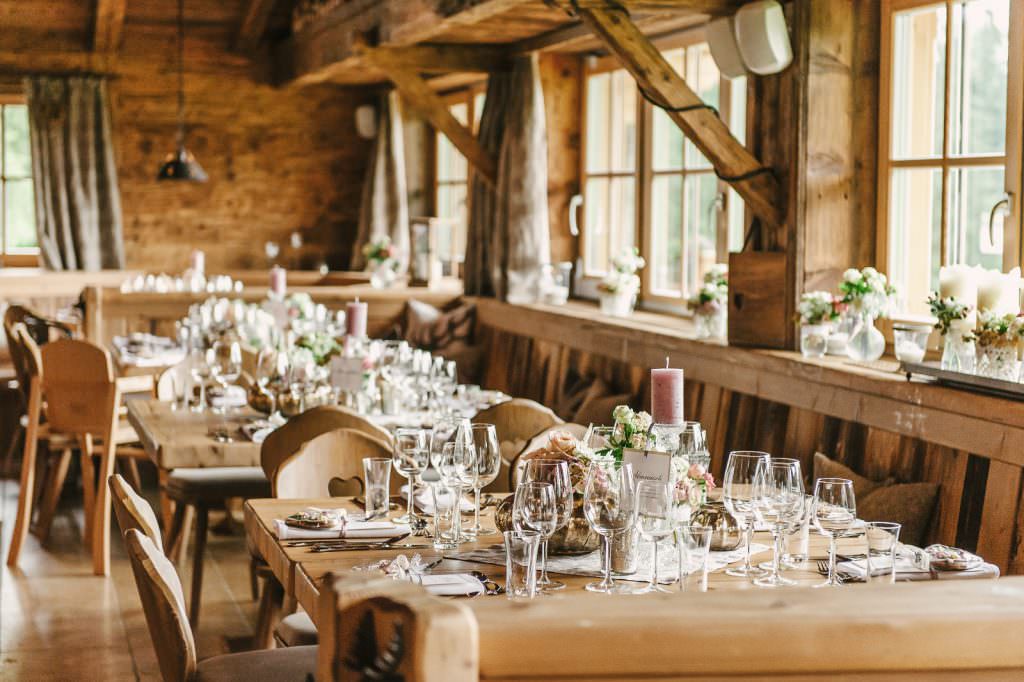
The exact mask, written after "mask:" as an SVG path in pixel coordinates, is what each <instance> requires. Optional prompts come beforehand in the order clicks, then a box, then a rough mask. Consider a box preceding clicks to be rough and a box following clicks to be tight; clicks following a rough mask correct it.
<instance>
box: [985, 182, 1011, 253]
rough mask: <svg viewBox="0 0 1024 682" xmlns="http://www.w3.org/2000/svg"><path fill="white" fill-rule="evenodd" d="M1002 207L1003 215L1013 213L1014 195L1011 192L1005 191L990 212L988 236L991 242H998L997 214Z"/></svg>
mask: <svg viewBox="0 0 1024 682" xmlns="http://www.w3.org/2000/svg"><path fill="white" fill-rule="evenodd" d="M1000 209H1002V213H1003V215H1009V214H1011V213H1013V195H1012V194H1010V193H1009V192H1003V196H1002V198H1001V199H999V201H997V202H996V203H995V205H994V206H993V207H992V210H991V211H989V214H988V238H989V243H990V244H995V243H996V231H995V230H996V228H995V226H996V214H997V213H999V212H1000Z"/></svg>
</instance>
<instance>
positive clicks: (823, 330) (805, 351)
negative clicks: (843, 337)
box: [800, 324, 829, 358]
mask: <svg viewBox="0 0 1024 682" xmlns="http://www.w3.org/2000/svg"><path fill="white" fill-rule="evenodd" d="M828 334H829V325H827V324H802V325H800V353H801V355H803V356H804V357H805V358H820V357H823V356H824V355H825V351H826V350H828Z"/></svg>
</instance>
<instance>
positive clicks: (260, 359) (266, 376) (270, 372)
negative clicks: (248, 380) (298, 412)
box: [255, 346, 283, 414]
mask: <svg viewBox="0 0 1024 682" xmlns="http://www.w3.org/2000/svg"><path fill="white" fill-rule="evenodd" d="M281 361H282V354H281V353H280V352H278V350H277V349H276V348H274V347H273V346H264V347H263V348H260V352H259V353H258V354H257V355H256V377H255V378H256V385H257V386H259V387H260V390H262V391H263V393H265V394H266V395H268V396H270V413H271V414H273V413H274V412H277V395H276V394H275V393H274V392H273V391H271V390H269V388H268V387H269V386H270V382H271V381H273V380H274V379H276V378H279V377H280V376H281V374H282V369H283V368H282V366H281V365H282V362H281Z"/></svg>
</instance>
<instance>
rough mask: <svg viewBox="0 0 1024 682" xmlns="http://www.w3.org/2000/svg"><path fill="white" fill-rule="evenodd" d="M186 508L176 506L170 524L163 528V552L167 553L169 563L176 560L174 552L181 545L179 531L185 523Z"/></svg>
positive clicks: (183, 505) (182, 505)
mask: <svg viewBox="0 0 1024 682" xmlns="http://www.w3.org/2000/svg"><path fill="white" fill-rule="evenodd" d="M187 506H188V505H186V504H178V505H176V506H175V508H174V516H173V517H171V522H170V524H168V525H166V526H164V551H165V552H166V553H167V558H168V559H170V560H171V561H176V560H177V556H178V555H177V554H176V552H177V551H178V548H179V546H180V543H181V536H182V532H181V529H182V525H183V524H184V521H185V507H187Z"/></svg>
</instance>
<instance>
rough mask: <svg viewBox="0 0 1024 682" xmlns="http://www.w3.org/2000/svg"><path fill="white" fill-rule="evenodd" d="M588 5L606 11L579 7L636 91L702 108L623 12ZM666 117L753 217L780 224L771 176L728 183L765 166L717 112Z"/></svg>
mask: <svg viewBox="0 0 1024 682" xmlns="http://www.w3.org/2000/svg"><path fill="white" fill-rule="evenodd" d="M587 4H595V5H596V4H602V5H603V6H602V7H601V8H600V9H585V8H583V7H580V10H579V16H580V18H581V19H582V20H583V21H584V23H586V24H587V25H588V26H589V27H590V28H591V30H593V31H594V33H595V34H597V35H598V36H599V37H600V38H601V40H602V41H603V42H604V43H605V44H606V45H607V46H608V48H609V49H610V50H611V51H612V52H613V53H614V54H615V55H617V56H618V58H619V61H620V62H622V65H623V66H625V67H626V69H628V70H629V72H630V73H632V74H633V77H634V78H635V79H636V82H637V85H638V86H639V87H641V88H643V90H644V91H646V92H647V94H648V95H649V96H650V97H652V98H654V99H655V100H657V101H659V102H663V103H664V104H665V105H667V106H668V107H669V108H671V109H681V108H685V107H691V106H696V107H699V106H700V105H701V104H703V101H702V100H701V98H700V97H699V96H698V95H697V93H695V92H694V91H693V90H692V89H691V88H690V87H689V86H688V85H687V84H686V81H685V80H683V78H682V77H681V76H680V75H679V74H678V73H676V71H675V69H673V68H672V66H671V65H670V64H669V63H668V62H667V61H666V60H665V58H664V57H663V56H662V54H661V52H660V51H658V49H657V48H656V47H655V46H654V45H653V44H652V43H651V41H650V40H648V39H647V38H646V37H645V36H644V35H643V33H641V32H640V30H639V29H638V28H637V27H636V26H635V25H634V24H633V22H632V21H631V20H630V18H629V14H628V13H627V12H626V11H625V10H623V9H622V8H621V7H615V6H613V5H612V4H611V3H608V2H607V0H600V2H599V3H598V2H588V3H587ZM667 113H668V115H669V117H670V118H671V119H672V120H673V121H674V122H675V124H676V125H677V126H679V128H680V129H681V130H682V131H683V133H684V134H685V135H686V136H687V137H688V138H689V139H690V141H691V142H693V143H694V145H696V147H697V148H698V149H699V150H700V151H701V153H702V154H704V156H705V157H707V159H708V160H709V161H710V162H711V164H712V165H713V166H714V168H715V170H716V171H717V172H718V173H719V174H720V175H721V176H723V178H725V179H726V181H727V182H729V184H730V185H732V187H733V189H735V190H736V192H737V193H739V195H740V196H741V197H743V200H744V201H745V202H747V205H748V206H749V207H750V209H751V211H753V212H754V214H755V215H757V216H758V217H759V218H761V219H762V220H763V221H765V222H766V223H767V224H769V225H779V224H781V222H782V210H781V205H782V200H783V196H782V192H781V190H780V188H779V184H778V182H777V180H776V179H775V176H774V175H773V174H771V173H760V174H758V175H753V176H751V177H748V178H747V179H745V180H733V181H729V180H728V178H734V177H738V176H743V175H745V174H748V173H751V172H753V171H756V170H758V169H760V168H761V163H760V162H759V161H758V160H757V159H756V158H754V156H753V154H751V153H750V152H749V151H747V149H746V148H745V147H744V146H743V145H742V144H741V143H740V142H739V140H737V139H736V138H735V137H734V136H733V134H732V133H731V132H729V128H728V126H727V125H726V124H725V122H724V121H722V119H721V118H719V117H718V115H717V114H716V113H715V112H713V111H712V110H710V109H706V108H695V109H691V110H689V111H683V112H667Z"/></svg>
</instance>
